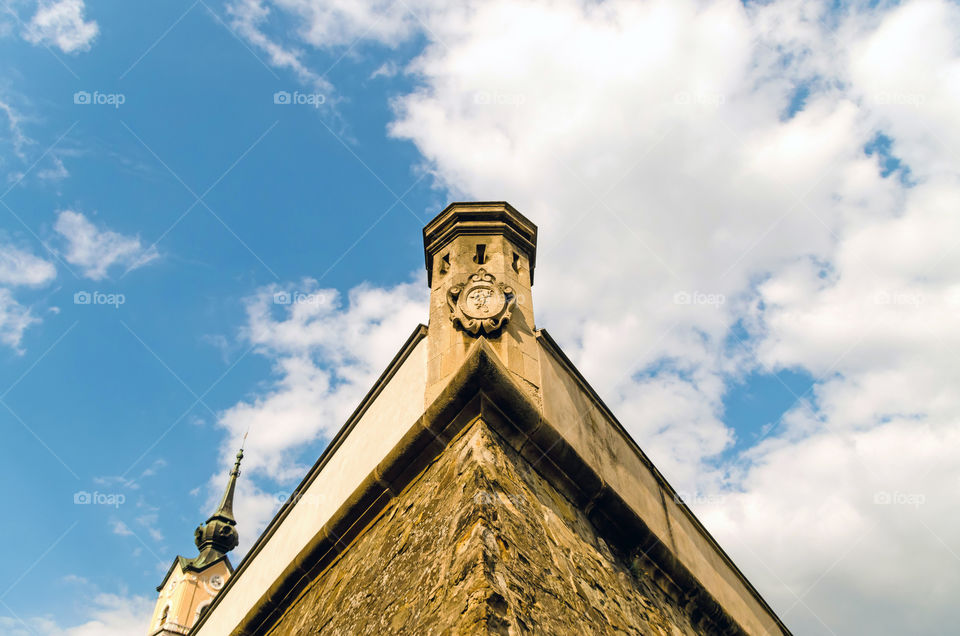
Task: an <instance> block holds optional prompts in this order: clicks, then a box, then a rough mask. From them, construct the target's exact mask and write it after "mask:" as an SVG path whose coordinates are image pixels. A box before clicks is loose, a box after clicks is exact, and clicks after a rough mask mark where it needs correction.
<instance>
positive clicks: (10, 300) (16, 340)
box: [0, 244, 57, 353]
mask: <svg viewBox="0 0 960 636" xmlns="http://www.w3.org/2000/svg"><path fill="white" fill-rule="evenodd" d="M56 275H57V270H56V268H55V267H54V266H53V264H52V263H50V262H48V261H45V260H43V259H42V258H39V257H38V256H35V255H34V254H32V253H31V252H28V251H26V250H23V249H21V248H19V247H16V246H14V245H11V244H0V285H3V287H0V342H2V343H3V344H5V345H7V346H8V347H10V348H11V349H13V350H14V351H15V352H17V353H22V352H23V350H22V349H21V347H20V343H21V341H22V340H23V334H24V332H25V331H26V330H27V328H28V327H30V325H33V324H35V323H37V322H40V319H39V318H37V317H36V316H34V315H33V313H32V312H31V310H30V308H29V307H26V306H24V305H22V304H21V303H20V302H19V301H17V299H16V298H14V295H13V288H15V287H24V286H26V287H40V286H43V285H46V284H48V283H50V282H51V281H52V280H53V279H54V278H56Z"/></svg>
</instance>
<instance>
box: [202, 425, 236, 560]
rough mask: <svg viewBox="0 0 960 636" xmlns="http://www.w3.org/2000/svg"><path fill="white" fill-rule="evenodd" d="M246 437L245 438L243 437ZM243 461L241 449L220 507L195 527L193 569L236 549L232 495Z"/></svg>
mask: <svg viewBox="0 0 960 636" xmlns="http://www.w3.org/2000/svg"><path fill="white" fill-rule="evenodd" d="M244 437H246V436H244ZM242 459H243V447H242V446H241V448H240V451H239V452H238V453H237V461H236V463H235V464H234V465H233V470H231V471H230V479H229V480H228V481H227V489H226V490H225V491H224V493H223V498H221V499H220V505H219V506H217V509H216V510H215V511H214V513H213V514H212V515H210V518H209V519H207V522H206V523H204V524H203V525H202V526H197V529H196V530H195V531H194V533H193V534H194V542H195V543H196V544H197V548H199V550H200V555H199V556H198V557H197V558H196V559H195V560H194V566H195V567H203V566H204V565H206V564H208V563H212V562H214V561H216V560H217V559H219V558H220V557H222V556H223V555H225V554H226V553H227V552H229V551H230V550H233V549H234V548H235V547H237V544H238V543H239V542H240V535H239V534H237V520H236V519H235V518H234V516H233V493H234V490H236V486H237V477H239V476H240V461H241V460H242Z"/></svg>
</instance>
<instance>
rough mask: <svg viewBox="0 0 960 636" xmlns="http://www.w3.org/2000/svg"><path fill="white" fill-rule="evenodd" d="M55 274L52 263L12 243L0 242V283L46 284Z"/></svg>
mask: <svg viewBox="0 0 960 636" xmlns="http://www.w3.org/2000/svg"><path fill="white" fill-rule="evenodd" d="M56 276H57V269H56V268H55V267H54V266H53V263H50V262H48V261H45V260H43V259H42V258H39V257H38V256H35V255H33V254H32V253H30V252H27V251H25V250H22V249H19V248H17V247H14V246H13V245H3V244H0V285H30V286H38V285H46V284H47V283H49V282H50V281H52V280H53V279H54V278H56Z"/></svg>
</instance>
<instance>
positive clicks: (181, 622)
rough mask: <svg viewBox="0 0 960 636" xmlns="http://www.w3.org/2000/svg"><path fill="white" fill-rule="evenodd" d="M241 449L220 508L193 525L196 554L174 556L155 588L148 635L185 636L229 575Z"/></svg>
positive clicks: (237, 539) (235, 541)
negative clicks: (203, 521)
mask: <svg viewBox="0 0 960 636" xmlns="http://www.w3.org/2000/svg"><path fill="white" fill-rule="evenodd" d="M242 459H243V449H241V450H240V451H239V452H238V453H237V461H236V463H235V464H234V465H233V470H231V471H230V477H229V479H228V480H227V488H226V490H224V492H223V497H222V498H221V499H220V505H219V506H217V509H216V510H215V511H214V512H213V514H212V515H210V518H209V519H207V521H206V523H204V524H203V525H201V526H197V529H196V530H195V531H194V542H195V543H196V544H197V549H198V550H199V554H198V555H197V556H195V557H193V558H192V559H187V558H185V557H182V556H178V557H177V558H176V559H174V560H173V563H172V564H171V565H170V569H169V570H167V575H166V576H165V577H163V581H162V582H161V583H160V585H158V586H157V592H159V594H160V595H159V597H158V598H157V604H156V607H155V608H154V610H153V617H152V618H151V620H150V628H149V629H148V631H147V634H148V635H149V636H168V635H172V634H188V633H190V629H191V628H192V627H193V626H194V625H195V624H196V623H197V621H198V620H199V619H200V617H201V616H203V614H204V612H206V611H207V609H208V608H209V607H210V603H211V602H212V601H213V599H214V597H216V595H217V594H218V593H219V592H220V590H221V589H222V588H223V586H224V585H225V584H226V582H227V580H229V579H230V576H231V575H232V574H233V565H231V564H230V559H229V558H228V557H227V552H230V550H233V549H234V548H235V547H237V543H238V542H239V535H238V534H237V520H236V519H235V518H234V516H233V494H234V490H235V489H236V486H237V477H239V476H240V461H241V460H242Z"/></svg>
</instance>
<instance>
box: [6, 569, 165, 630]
mask: <svg viewBox="0 0 960 636" xmlns="http://www.w3.org/2000/svg"><path fill="white" fill-rule="evenodd" d="M81 581H82V579H80V580H78V581H77V582H81ZM155 602H156V599H149V598H147V597H145V596H136V595H125V594H105V593H96V594H94V595H93V596H92V597H90V598H87V599H85V602H84V608H85V610H86V611H85V618H84V619H83V622H82V623H80V624H77V625H73V626H69V625H63V624H62V623H63V621H61V620H58V619H55V618H51V617H49V616H44V617H31V618H25V619H23V621H21V620H20V619H17V618H12V617H6V616H0V631H2V632H3V633H4V634H9V635H10V636H28V635H30V636H36V635H37V634H41V635H43V636H54V635H56V636H130V634H143V633H146V631H147V627H148V626H149V625H148V624H149V622H150V616H151V615H152V613H153V608H154V604H155Z"/></svg>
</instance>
